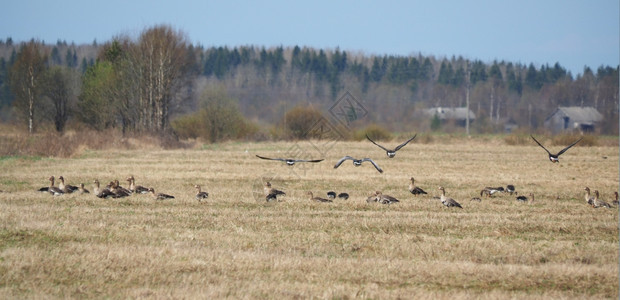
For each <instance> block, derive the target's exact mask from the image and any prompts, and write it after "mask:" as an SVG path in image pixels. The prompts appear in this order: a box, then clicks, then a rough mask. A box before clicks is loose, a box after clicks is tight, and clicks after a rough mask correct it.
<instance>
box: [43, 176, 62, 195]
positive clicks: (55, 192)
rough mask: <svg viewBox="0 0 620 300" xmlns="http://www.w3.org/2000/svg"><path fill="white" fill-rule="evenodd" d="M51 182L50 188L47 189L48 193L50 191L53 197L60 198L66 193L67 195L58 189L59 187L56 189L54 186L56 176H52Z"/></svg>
mask: <svg viewBox="0 0 620 300" xmlns="http://www.w3.org/2000/svg"><path fill="white" fill-rule="evenodd" d="M49 181H50V186H49V187H48V188H47V191H48V192H49V193H50V194H52V195H54V196H60V195H62V194H64V193H65V192H64V191H63V190H61V189H60V188H58V187H55V186H54V181H55V178H54V176H50V178H49Z"/></svg>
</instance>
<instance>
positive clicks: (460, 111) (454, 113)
mask: <svg viewBox="0 0 620 300" xmlns="http://www.w3.org/2000/svg"><path fill="white" fill-rule="evenodd" d="M425 112H426V114H428V115H429V116H434V115H437V116H438V117H439V119H440V120H446V119H457V120H465V119H466V118H467V107H433V108H429V109H427V110H425ZM469 119H470V120H474V119H476V114H474V112H473V111H471V109H470V110H469Z"/></svg>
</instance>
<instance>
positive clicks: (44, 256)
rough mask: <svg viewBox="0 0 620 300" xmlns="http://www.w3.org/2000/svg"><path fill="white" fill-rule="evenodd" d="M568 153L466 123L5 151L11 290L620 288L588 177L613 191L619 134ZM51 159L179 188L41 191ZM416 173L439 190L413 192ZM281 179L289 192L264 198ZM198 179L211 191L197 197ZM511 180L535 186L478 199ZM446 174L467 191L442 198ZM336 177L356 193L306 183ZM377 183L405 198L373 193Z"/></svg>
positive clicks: (596, 292)
mask: <svg viewBox="0 0 620 300" xmlns="http://www.w3.org/2000/svg"><path fill="white" fill-rule="evenodd" d="M397 143H398V141H393V142H385V143H384V144H385V145H386V146H392V145H396V144H397ZM314 146H316V147H317V148H318V149H321V150H322V151H325V156H324V157H325V158H326V161H324V162H322V163H318V164H299V165H296V166H294V167H287V166H285V165H284V164H283V163H278V162H272V161H265V160H260V159H258V158H256V157H255V156H254V155H255V154H261V155H265V156H272V157H277V156H280V157H284V156H291V155H292V154H291V153H305V155H307V156H312V157H313V158H318V157H320V156H321V155H320V154H319V153H318V152H317V150H315V149H316V148H314ZM549 148H551V149H550V150H555V149H556V148H558V146H550V147H549ZM287 154H289V155H287ZM344 155H351V156H354V157H372V158H373V159H375V160H376V161H377V163H378V164H379V165H380V166H381V167H382V168H383V169H384V170H385V172H384V173H383V174H379V173H378V172H376V171H375V170H374V168H372V166H371V165H366V164H364V165H363V166H361V167H359V168H355V167H354V166H353V165H352V164H351V162H350V161H347V162H345V163H344V164H343V165H342V166H340V168H338V169H333V164H334V163H335V161H337V160H338V159H339V158H341V157H342V156H344ZM603 157H606V158H603ZM560 160H561V162H560V163H559V164H552V163H550V162H549V161H548V159H547V154H546V153H545V152H544V151H543V150H542V149H540V148H539V147H538V146H536V145H528V146H507V145H505V144H504V143H503V142H502V141H501V139H496V140H483V139H471V140H470V139H465V138H463V139H459V140H452V141H450V142H441V141H440V139H437V138H436V139H434V142H430V143H428V144H420V143H416V142H415V141H414V142H412V143H411V144H410V145H408V146H407V147H405V148H403V149H402V150H401V151H399V152H398V153H397V155H396V157H395V158H394V159H388V158H387V156H386V155H385V152H383V151H382V150H380V149H379V148H377V147H376V146H374V145H372V144H370V143H369V142H366V141H362V142H336V143H328V142H325V141H313V142H299V143H285V142H277V143H225V144H218V145H209V146H206V147H204V148H202V149H189V150H157V149H151V150H147V151H143V150H123V151H110V150H107V151H89V150H84V151H81V152H80V155H76V156H74V157H73V158H69V159H64V158H42V159H40V158H28V157H5V158H3V159H2V160H0V168H1V169H2V170H3V172H2V173H0V189H2V190H4V191H7V192H5V193H0V220H1V221H2V226H1V227H0V298H5V299H6V298H49V297H52V298H67V297H70V298H145V297H146V298H381V299H383V298H427V299H437V298H445V299H459V298H477V299H480V298H482V299H497V298H535V299H536V298H538V299H543V298H544V299H547V298H618V209H617V208H614V209H602V208H601V209H593V208H591V207H588V206H587V205H586V204H585V201H584V199H583V195H584V191H583V188H584V186H589V187H590V188H592V189H593V190H594V189H597V190H599V191H600V192H601V193H602V196H603V197H604V199H605V200H607V201H611V200H612V198H611V197H612V196H611V195H612V194H613V191H615V190H617V187H618V163H619V160H618V148H617V147H575V148H572V149H570V150H569V151H568V152H567V153H565V154H564V155H562V156H561V157H560ZM49 175H56V176H59V175H63V176H64V177H65V178H66V180H67V182H68V183H70V184H75V185H77V184H79V183H80V182H84V183H85V184H86V185H87V187H88V188H89V189H91V190H92V181H93V179H95V178H98V179H99V180H100V181H102V182H107V181H110V180H112V179H119V180H121V181H122V180H123V179H124V178H125V177H127V176H128V175H134V176H135V178H136V183H137V184H140V185H144V186H152V187H154V188H155V190H156V191H157V192H164V193H168V194H172V195H175V196H176V199H173V200H166V201H155V200H152V199H151V198H150V197H148V196H147V195H134V196H131V197H129V198H124V199H118V200H116V199H115V200H101V199H98V198H96V197H94V196H93V195H92V194H91V195H78V194H71V195H64V196H60V197H52V196H50V195H49V194H42V193H38V192H35V190H36V189H37V188H39V187H41V186H45V185H46V184H47V181H46V178H47V177H48V176H49ZM412 176H413V177H415V178H416V181H417V183H418V185H419V186H421V187H422V188H424V189H425V190H426V191H427V192H429V195H428V196H424V197H417V198H415V197H413V196H412V195H411V194H410V193H409V192H408V191H407V187H408V183H409V178H410V177H412ZM264 179H269V180H271V182H272V184H273V186H274V187H275V188H278V189H283V190H284V191H285V192H286V193H287V196H286V197H284V198H283V199H284V201H282V202H278V203H265V202H264V201H256V200H255V199H256V198H255V195H259V194H260V193H261V191H262V185H261V184H262V180H264ZM194 184H200V185H202V187H203V190H204V191H208V192H209V194H210V197H209V199H208V200H207V201H206V202H203V203H199V202H198V201H196V200H194V188H193V185H194ZM506 184H514V185H515V186H516V187H517V190H518V191H519V192H520V193H521V194H527V193H530V192H532V193H534V194H535V196H536V201H535V202H533V203H517V201H516V200H515V199H514V196H508V195H502V196H497V197H494V198H492V199H486V198H485V199H483V200H482V202H474V201H470V200H469V199H471V198H472V197H474V196H479V191H480V189H481V188H482V187H484V186H505V185H506ZM439 186H444V187H445V188H446V192H447V195H448V196H449V197H452V198H454V199H456V200H457V201H459V202H460V203H461V204H462V205H463V207H464V208H463V209H462V210H461V209H448V208H444V207H443V206H442V205H441V203H440V202H439V201H437V200H431V196H432V195H438V194H439V193H438V192H439V191H438V190H437V188H438V187H439ZM329 190H334V191H336V192H348V193H349V194H350V195H351V198H350V199H349V200H347V201H344V200H335V203H333V204H322V203H314V202H311V201H309V200H308V199H307V196H306V192H307V191H313V192H314V194H315V195H319V196H323V197H324V196H325V193H326V192H327V191H329ZM374 190H382V191H383V193H384V194H388V195H392V196H395V197H397V198H399V199H400V200H401V202H400V203H398V204H395V205H390V206H386V205H380V204H373V205H369V204H367V203H366V201H365V199H366V197H367V195H368V194H369V193H370V192H372V191H374Z"/></svg>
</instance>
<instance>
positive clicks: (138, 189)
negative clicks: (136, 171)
mask: <svg viewBox="0 0 620 300" xmlns="http://www.w3.org/2000/svg"><path fill="white" fill-rule="evenodd" d="M126 180H127V181H128V182H129V190H130V191H131V192H132V193H136V194H148V192H149V189H148V188H145V187H143V186H141V185H136V179H135V178H134V177H133V175H131V176H129V177H127V179H126Z"/></svg>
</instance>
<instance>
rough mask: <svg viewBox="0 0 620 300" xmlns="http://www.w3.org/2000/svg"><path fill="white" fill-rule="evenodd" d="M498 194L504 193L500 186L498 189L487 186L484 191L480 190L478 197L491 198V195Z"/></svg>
mask: <svg viewBox="0 0 620 300" xmlns="http://www.w3.org/2000/svg"><path fill="white" fill-rule="evenodd" d="M498 192H501V193H503V192H504V188H503V187H501V186H500V187H488V186H487V187H485V188H484V189H482V190H481V191H480V196H481V197H482V196H487V197H491V196H492V195H493V194H495V193H498Z"/></svg>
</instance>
